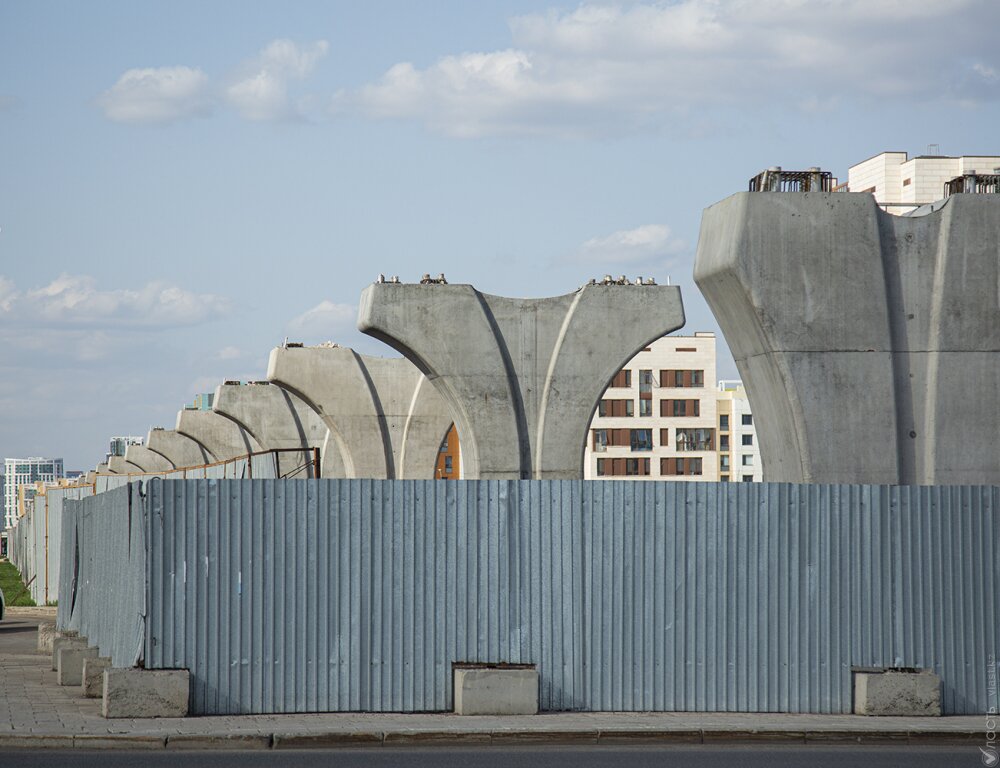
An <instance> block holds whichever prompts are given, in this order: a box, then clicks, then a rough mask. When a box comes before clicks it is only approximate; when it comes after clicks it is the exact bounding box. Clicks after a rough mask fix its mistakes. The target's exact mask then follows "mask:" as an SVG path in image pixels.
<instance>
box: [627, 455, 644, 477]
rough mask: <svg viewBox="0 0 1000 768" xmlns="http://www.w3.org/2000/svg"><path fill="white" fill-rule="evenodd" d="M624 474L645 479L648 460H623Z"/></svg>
mask: <svg viewBox="0 0 1000 768" xmlns="http://www.w3.org/2000/svg"><path fill="white" fill-rule="evenodd" d="M625 474H626V475H634V476H638V477H645V476H647V475H648V474H649V459H625Z"/></svg>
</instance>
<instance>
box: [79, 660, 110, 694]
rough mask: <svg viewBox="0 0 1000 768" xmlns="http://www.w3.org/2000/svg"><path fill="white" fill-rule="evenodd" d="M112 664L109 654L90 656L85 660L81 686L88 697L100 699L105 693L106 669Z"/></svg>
mask: <svg viewBox="0 0 1000 768" xmlns="http://www.w3.org/2000/svg"><path fill="white" fill-rule="evenodd" d="M110 666H111V659H109V658H108V657H107V656H96V655H95V656H90V657H87V658H84V660H83V673H82V675H81V678H82V679H81V681H80V686H81V687H82V689H83V695H84V696H85V697H86V698H88V699H99V698H101V697H102V696H103V695H104V670H106V669H108V668H109V667H110Z"/></svg>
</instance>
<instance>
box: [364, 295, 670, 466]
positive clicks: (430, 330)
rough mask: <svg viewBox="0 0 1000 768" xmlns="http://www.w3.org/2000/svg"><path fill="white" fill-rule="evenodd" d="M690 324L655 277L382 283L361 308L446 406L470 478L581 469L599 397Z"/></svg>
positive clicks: (371, 327)
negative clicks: (523, 292)
mask: <svg viewBox="0 0 1000 768" xmlns="http://www.w3.org/2000/svg"><path fill="white" fill-rule="evenodd" d="M683 325H684V308H683V305H682V303H681V295H680V289H679V288H677V287H676V286H655V285H642V286H638V285H602V284H598V285H588V286H584V287H583V288H580V289H579V290H577V291H575V292H574V293H571V294H567V295H565V296H557V297H553V298H547V299H511V298H505V297H501V296H490V295H487V294H483V293H480V292H479V291H477V290H476V289H475V288H473V287H472V286H471V285H436V284H431V285H412V284H403V283H375V284H373V285H370V286H368V288H366V289H365V291H364V292H363V293H362V295H361V306H360V308H359V312H358V329H359V330H361V331H363V332H364V333H366V334H368V335H369V336H373V337H375V338H377V339H380V340H382V341H384V342H385V343H387V344H389V345H390V346H391V347H393V348H394V349H396V350H398V351H399V352H401V353H402V354H403V355H405V356H406V357H407V358H408V359H409V360H410V361H411V362H413V363H414V365H416V366H417V368H419V369H420V371H421V372H423V373H424V375H426V376H427V378H428V379H429V380H430V381H431V383H432V384H434V386H435V387H437V389H438V391H439V392H440V393H441V395H442V396H443V397H444V399H445V400H446V401H447V402H448V405H449V406H450V408H451V412H452V414H453V415H454V417H455V423H456V426H457V427H458V434H459V439H460V441H461V447H462V466H463V467H464V471H463V474H464V476H465V477H466V478H470V479H475V478H483V479H495V478H497V479H499V478H507V479H509V478H525V479H527V478H535V479H572V478H580V477H582V476H583V447H584V441H585V440H586V437H587V430H588V427H589V425H590V420H591V417H592V416H593V414H594V410H595V409H596V407H597V403H598V400H599V399H600V397H601V394H602V393H603V392H604V390H605V389H606V388H607V387H608V385H609V384H610V383H611V379H612V378H613V377H614V375H615V374H616V373H617V372H618V371H619V370H620V369H621V367H622V365H624V364H625V363H626V362H627V361H628V360H629V359H630V358H631V357H632V356H633V355H634V354H635V353H636V352H638V351H639V350H640V349H642V348H643V347H644V346H645V345H646V344H648V343H649V342H651V341H653V340H654V339H657V338H659V337H661V336H664V335H666V334H667V333H669V332H670V331H673V330H676V329H677V328H680V327H681V326H683Z"/></svg>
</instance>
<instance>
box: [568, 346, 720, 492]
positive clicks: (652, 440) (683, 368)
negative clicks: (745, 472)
mask: <svg viewBox="0 0 1000 768" xmlns="http://www.w3.org/2000/svg"><path fill="white" fill-rule="evenodd" d="M717 408H718V398H717V397H716V390H715V334H714V333H696V334H695V335H694V336H664V337H663V338H661V339H657V340H656V341H655V342H653V343H652V344H650V345H649V346H648V347H646V348H645V349H644V350H642V351H641V352H639V354H637V355H636V356H635V357H634V358H632V360H630V361H629V362H628V364H627V365H626V366H625V367H624V368H622V370H621V371H620V372H619V373H618V375H616V376H615V379H614V381H612V383H611V386H610V387H609V388H608V389H607V391H606V392H605V394H604V397H603V398H602V399H601V402H600V404H599V406H598V409H597V413H596V414H595V415H594V419H593V421H592V422H591V425H590V433H589V435H588V439H587V445H586V447H585V449H584V478H586V479H588V480H593V479H598V478H628V479H637V480H663V479H667V480H705V481H715V480H718V479H719V459H718V455H717V442H716V440H717V430H718V415H717Z"/></svg>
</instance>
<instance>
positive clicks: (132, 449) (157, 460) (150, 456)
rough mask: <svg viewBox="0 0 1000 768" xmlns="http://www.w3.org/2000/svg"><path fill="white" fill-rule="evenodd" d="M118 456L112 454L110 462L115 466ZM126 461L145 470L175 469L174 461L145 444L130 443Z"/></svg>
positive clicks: (161, 470) (162, 470) (126, 451)
mask: <svg viewBox="0 0 1000 768" xmlns="http://www.w3.org/2000/svg"><path fill="white" fill-rule="evenodd" d="M116 458H117V457H116V456H112V457H111V459H110V461H109V464H110V465H111V468H112V469H114V467H115V459H116ZM125 462H126V463H128V464H134V465H135V466H137V467H140V468H141V469H142V471H143V472H167V471H169V470H171V469H174V464H173V462H172V461H170V460H169V459H167V458H166V457H165V456H161V455H160V454H158V453H154V452H153V451H151V450H149V448H147V447H146V446H144V445H130V446H129V447H128V448H126V449H125Z"/></svg>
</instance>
